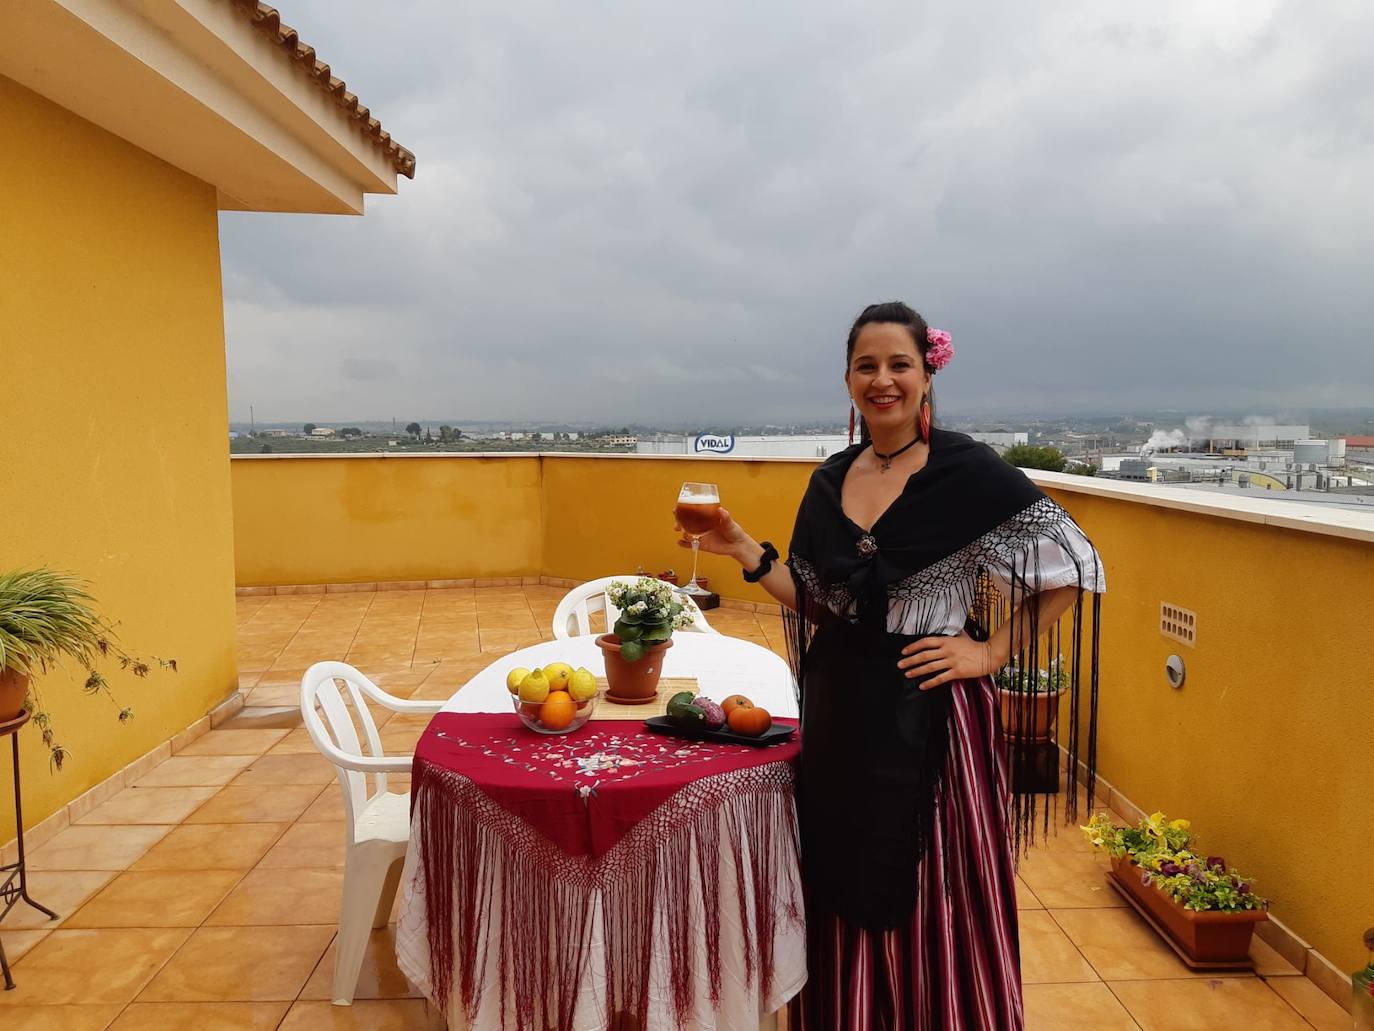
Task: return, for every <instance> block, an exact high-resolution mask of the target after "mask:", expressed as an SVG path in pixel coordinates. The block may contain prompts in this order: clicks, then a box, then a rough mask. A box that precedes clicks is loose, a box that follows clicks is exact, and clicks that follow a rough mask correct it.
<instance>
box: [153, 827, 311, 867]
mask: <svg viewBox="0 0 1374 1031" xmlns="http://www.w3.org/2000/svg"><path fill="white" fill-rule="evenodd" d="M287 826H288V825H287V824H285V823H203V824H197V823H188V824H182V825H181V826H180V827H178V828H176V829H175V830H174V831H172V832H171V833H170V834H168V835H167V836H166V837H165V838H163V839H162V840H161V841H159V842H158V843H157V844H156V845H154V846H153V847H152V848H151V849H149V850H148V853H147V854H146V855H145V856H143V858H142V859H140V860H139V861H138V862H137V863H135V864H134V867H133V868H134V869H135V870H239V871H247V870H250V869H252V868H253V866H255V865H256V864H257V862H258V860H260V859H261V858H262V857H263V856H264V855H266V854H267V852H268V850H269V849H270V848H271V847H272V844H273V842H275V841H276V840H277V839H278V838H280V837H281V835H282V832H283V831H284V830H285V829H286V827H287Z"/></svg>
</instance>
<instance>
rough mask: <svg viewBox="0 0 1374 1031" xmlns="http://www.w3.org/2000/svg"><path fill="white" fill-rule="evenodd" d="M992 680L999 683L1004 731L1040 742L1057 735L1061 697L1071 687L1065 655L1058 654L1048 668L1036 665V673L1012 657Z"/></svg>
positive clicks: (1022, 738) (998, 698) (999, 699)
mask: <svg viewBox="0 0 1374 1031" xmlns="http://www.w3.org/2000/svg"><path fill="white" fill-rule="evenodd" d="M993 681H994V683H996V685H997V703H998V708H999V709H1000V710H1001V713H1002V733H1003V734H1005V735H1006V736H1007V737H1009V738H1018V739H1021V740H1030V741H1038V742H1045V741H1051V740H1053V739H1054V731H1055V726H1056V724H1057V723H1058V722H1059V699H1060V698H1061V697H1063V695H1064V692H1065V691H1067V690H1068V683H1067V680H1066V673H1065V668H1064V656H1062V655H1058V656H1055V658H1054V659H1052V660H1051V661H1050V664H1049V668H1048V669H1037V670H1036V671H1035V673H1034V675H1032V674H1031V672H1030V671H1029V670H1022V669H1021V668H1020V667H1019V666H1018V665H1017V662H1016V660H1015V659H1013V660H1012V661H1011V662H1010V663H1008V664H1007V665H1005V666H1003V667H1002V668H1001V669H1000V670H998V671H997V674H996V676H994V677H993ZM1025 702H1028V703H1029V704H1023V703H1025Z"/></svg>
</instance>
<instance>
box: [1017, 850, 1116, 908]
mask: <svg viewBox="0 0 1374 1031" xmlns="http://www.w3.org/2000/svg"><path fill="white" fill-rule="evenodd" d="M1019 873H1020V875H1021V879H1022V880H1023V881H1025V882H1026V885H1027V886H1028V887H1029V888H1030V890H1031V891H1033V892H1035V897H1036V898H1037V899H1039V900H1040V902H1041V904H1043V905H1044V906H1046V907H1047V908H1049V909H1071V908H1078V907H1082V908H1084V909H1106V908H1124V907H1125V906H1126V902H1125V900H1124V899H1122V898H1121V896H1120V895H1118V894H1117V893H1116V892H1115V891H1114V890H1113V889H1112V888H1111V887H1109V886H1108V884H1107V862H1106V860H1105V859H1102V858H1100V857H1098V856H1097V855H1095V854H1093V853H1091V852H1045V851H1035V852H1032V853H1031V854H1030V855H1029V856H1027V857H1026V858H1025V859H1023V860H1022V861H1021V867H1020V871H1019Z"/></svg>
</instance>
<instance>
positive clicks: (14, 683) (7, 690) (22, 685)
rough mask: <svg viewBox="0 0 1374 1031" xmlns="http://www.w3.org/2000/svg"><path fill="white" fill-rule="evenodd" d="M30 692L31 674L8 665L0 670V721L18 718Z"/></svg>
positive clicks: (5, 721) (4, 721) (6, 721)
mask: <svg viewBox="0 0 1374 1031" xmlns="http://www.w3.org/2000/svg"><path fill="white" fill-rule="evenodd" d="M28 693H29V675H28V674H27V673H20V672H19V671H18V670H17V669H11V668H10V667H8V666H6V667H5V668H4V669H2V670H0V723H8V722H9V721H10V720H13V719H17V718H18V716H19V713H20V711H21V710H22V709H23V708H24V697H25V695H27V694H28Z"/></svg>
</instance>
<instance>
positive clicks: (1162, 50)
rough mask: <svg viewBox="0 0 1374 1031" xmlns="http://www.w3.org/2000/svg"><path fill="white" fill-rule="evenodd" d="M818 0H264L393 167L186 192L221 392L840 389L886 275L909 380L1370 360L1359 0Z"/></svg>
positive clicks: (485, 415)
mask: <svg viewBox="0 0 1374 1031" xmlns="http://www.w3.org/2000/svg"><path fill="white" fill-rule="evenodd" d="M840 6H841V5H835V4H829V3H819V2H794V3H789V4H781V3H777V2H774V0H761V2H759V3H755V4H747V5H742V4H734V3H726V2H723V0H707V2H704V3H702V4H699V5H694V6H691V7H686V6H683V5H674V6H669V5H644V4H635V3H630V2H628V0H611V2H607V3H603V4H600V5H594V6H593V7H591V8H587V7H582V8H578V9H575V10H574V9H572V8H568V7H567V6H566V5H564V4H559V3H554V2H552V0H542V2H540V0H533V2H530V3H525V4H520V5H498V4H495V3H491V2H488V0H475V2H473V3H470V4H465V5H462V6H461V7H460V8H453V7H451V6H450V5H447V4H440V3H407V4H404V5H393V6H391V7H388V9H387V16H386V18H385V19H378V18H377V17H376V15H375V11H376V6H375V4H367V3H363V2H361V0H329V2H325V0H292V4H291V6H290V8H289V9H287V10H284V11H283V15H284V17H285V18H286V20H287V21H288V22H290V23H291V24H293V25H295V26H297V27H298V28H299V29H300V30H301V33H302V35H303V36H304V37H305V38H306V39H307V40H309V41H310V42H312V43H313V44H314V45H316V46H317V47H318V49H319V52H320V53H321V54H322V55H323V56H324V57H325V59H326V60H328V61H330V62H331V64H332V65H333V66H334V67H335V68H336V69H338V70H339V72H340V74H342V75H343V76H344V77H345V78H347V79H348V81H349V84H350V87H352V88H355V89H356V90H357V91H358V93H359V95H360V96H362V98H363V100H364V102H366V103H367V104H369V105H370V106H371V107H372V109H373V110H374V111H375V112H377V113H378V115H379V117H381V118H382V120H383V122H384V124H386V125H387V127H388V128H389V129H390V130H391V131H392V132H393V133H394V134H395V135H396V137H397V138H398V139H399V140H401V141H402V142H403V143H404V144H405V145H407V146H409V147H410V148H412V149H413V150H414V151H415V152H416V154H417V155H418V157H419V162H420V163H419V172H418V176H417V179H416V181H415V182H413V183H412V182H403V183H402V184H401V191H400V195H399V196H398V197H388V198H374V199H370V200H369V205H368V213H367V215H366V216H365V217H364V218H362V219H348V218H330V217H314V216H267V215H239V214H226V215H225V216H223V218H222V232H221V236H222V239H223V249H224V263H225V284H226V322H227V331H228V338H229V368H230V404H231V415H232V416H233V417H234V418H236V419H237V418H241V417H245V416H246V414H247V407H248V405H249V404H250V403H251V404H254V405H255V406H256V409H257V412H258V413H259V417H260V418H261V417H263V414H262V413H268V415H267V417H268V418H273V417H280V418H295V417H297V416H299V415H301V413H302V412H304V413H307V414H309V415H310V417H311V418H316V419H320V418H324V419H335V420H342V419H366V418H384V417H391V416H397V417H403V418H410V417H411V415H412V413H414V414H427V415H429V416H432V417H436V418H438V417H444V418H455V419H463V418H470V419H501V418H511V419H523V418H532V417H549V416H550V414H551V413H555V412H556V413H560V414H562V415H563V416H565V417H566V418H569V419H603V418H604V419H605V420H607V421H609V422H616V423H620V422H624V421H629V420H635V419H652V418H673V419H686V418H691V417H695V416H699V417H700V418H701V419H702V421H703V422H704V423H705V422H709V421H711V420H725V421H730V422H736V421H746V420H752V419H755V418H778V417H788V416H815V415H824V414H826V413H830V412H834V413H835V415H836V417H838V416H839V415H840V414H841V413H842V411H843V409H844V393H843V387H842V385H841V383H840V372H841V369H842V361H843V356H842V341H843V337H844V333H845V330H846V329H847V326H848V322H849V321H850V319H852V317H853V315H854V314H855V312H856V311H857V310H858V309H859V308H861V307H862V306H863V305H864V304H866V303H868V302H869V301H872V300H877V299H888V298H891V297H901V298H904V299H906V300H908V301H909V302H910V303H912V304H914V305H915V306H917V307H918V308H920V309H921V310H922V311H923V312H924V313H925V314H926V315H927V317H928V318H929V319H930V320H931V322H932V323H934V324H936V325H940V326H943V327H946V328H948V329H949V330H950V331H951V332H952V333H953V334H954V341H955V346H956V349H957V351H958V357H957V358H956V360H955V362H954V364H953V365H952V366H951V367H950V368H949V369H948V370H947V371H946V372H944V373H942V374H941V378H940V387H941V400H942V404H943V406H944V410H945V411H946V412H953V411H958V410H960V409H965V410H971V409H995V408H998V407H1007V406H1015V407H1017V408H1026V407H1035V408H1044V409H1051V410H1053V409H1069V408H1092V409H1098V410H1101V409H1107V410H1117V409H1125V408H1129V407H1132V406H1150V407H1159V406H1167V405H1174V406H1176V407H1180V408H1187V407H1190V406H1196V407H1204V408H1207V409H1217V408H1221V407H1227V406H1232V405H1233V406H1235V407H1248V408H1253V409H1265V408H1273V407H1282V408H1284V409H1285V410H1289V409H1292V408H1293V407H1294V406H1301V405H1318V404H1354V403H1360V402H1364V401H1367V400H1368V398H1369V396H1370V393H1371V389H1374V362H1371V361H1369V360H1368V358H1367V356H1366V355H1367V350H1368V340H1367V336H1368V329H1367V327H1369V326H1370V325H1371V323H1374V296H1372V295H1374V292H1371V291H1370V290H1369V289H1368V286H1367V280H1368V271H1369V269H1370V268H1374V196H1371V194H1370V192H1369V190H1368V188H1367V184H1368V183H1369V182H1370V181H1374V96H1371V94H1370V92H1369V91H1368V89H1367V88H1365V85H1364V73H1365V70H1366V69H1367V67H1368V65H1369V61H1370V57H1371V54H1370V50H1371V45H1370V43H1369V40H1370V39H1371V38H1374V10H1372V9H1370V8H1369V7H1368V5H1365V4H1361V3H1356V2H1336V0H1315V2H1309V3H1305V4H1299V3H1296V2H1292V3H1276V2H1266V0H1227V2H1222V0H1166V2H1161V3H1157V4H1154V5H1151V6H1149V7H1148V8H1139V7H1137V8H1134V9H1125V8H1122V7H1119V6H1114V5H1102V4H1099V3H1094V2H1090V0H1081V2H1078V3H1068V4H1061V5H1053V6H1052V7H1049V8H1044V5H1039V6H1037V5H1029V6H1028V5H1011V4H1001V3H987V2H981V3H978V2H975V3H969V4H961V5H953V4H934V3H924V4H922V3H917V4H912V3H909V2H905V3H896V2H891V3H889V2H863V3H858V4H853V5H845V9H844V10H840ZM1042 8H1043V9H1042ZM340 355H343V356H344V358H342V359H341V358H340ZM358 362H362V363H376V365H375V368H377V369H382V368H390V369H392V370H394V375H391V376H389V377H382V376H376V375H359V374H358V371H359V369H362V368H365V367H373V366H363V365H357V364H350V363H358Z"/></svg>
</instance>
